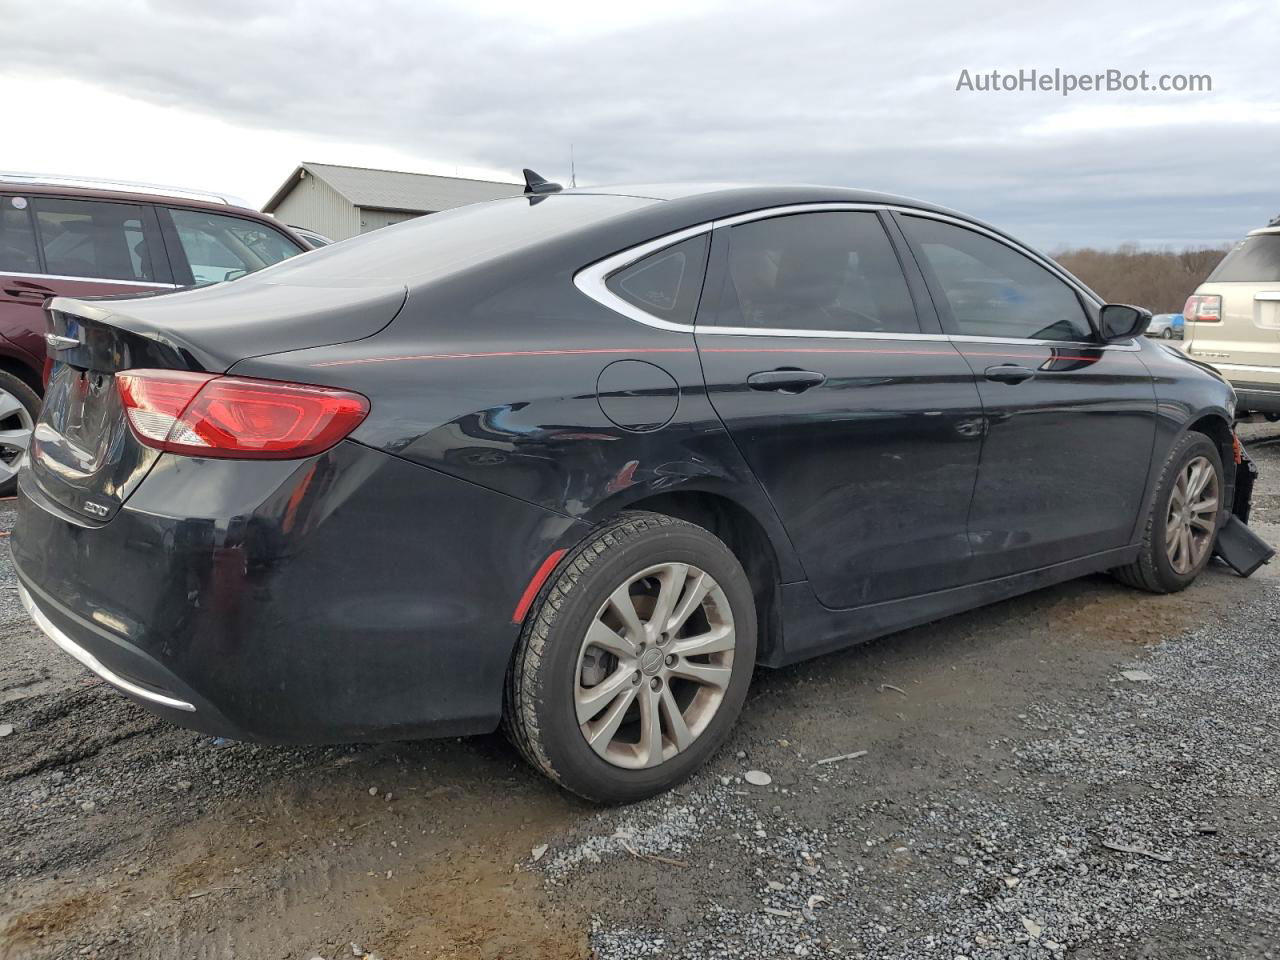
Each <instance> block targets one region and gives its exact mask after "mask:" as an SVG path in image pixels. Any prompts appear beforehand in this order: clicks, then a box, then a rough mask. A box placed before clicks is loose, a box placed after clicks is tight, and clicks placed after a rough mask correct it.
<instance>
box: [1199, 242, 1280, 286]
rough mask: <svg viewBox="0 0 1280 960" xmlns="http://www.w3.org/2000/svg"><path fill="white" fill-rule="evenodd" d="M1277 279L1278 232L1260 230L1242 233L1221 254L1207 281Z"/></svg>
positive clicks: (1279, 270) (1279, 262) (1279, 275)
mask: <svg viewBox="0 0 1280 960" xmlns="http://www.w3.org/2000/svg"><path fill="white" fill-rule="evenodd" d="M1235 280H1244V281H1249V282H1252V283H1275V282H1280V233H1260V234H1258V235H1257V236H1254V237H1245V238H1244V240H1243V241H1241V242H1240V243H1239V244H1237V245H1236V247H1235V249H1234V250H1232V251H1231V252H1230V253H1228V254H1227V255H1226V256H1225V257H1223V258H1222V262H1221V263H1219V264H1218V266H1217V268H1216V269H1215V270H1214V271H1213V273H1211V274H1209V279H1208V280H1207V281H1206V282H1207V283H1224V282H1225V283H1230V282H1232V281H1235Z"/></svg>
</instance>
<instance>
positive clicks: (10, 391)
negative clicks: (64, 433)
mask: <svg viewBox="0 0 1280 960" xmlns="http://www.w3.org/2000/svg"><path fill="white" fill-rule="evenodd" d="M39 413H40V397H39V396H37V395H36V392H35V391H34V390H32V389H31V388H30V387H29V386H27V385H26V384H25V383H24V382H23V381H22V380H20V379H18V378H17V377H15V376H14V375H13V374H11V373H6V372H4V371H3V370H0V497H10V496H13V494H14V491H16V490H17V488H18V468H19V467H21V466H22V464H23V463H24V462H25V460H26V456H27V450H28V448H30V446H31V435H32V433H34V432H35V423H36V417H37V416H38V415H39Z"/></svg>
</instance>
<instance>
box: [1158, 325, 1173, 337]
mask: <svg viewBox="0 0 1280 960" xmlns="http://www.w3.org/2000/svg"><path fill="white" fill-rule="evenodd" d="M1160 337H1161V339H1163V340H1172V339H1173V328H1172V327H1165V328H1164V329H1163V330H1161V331H1160Z"/></svg>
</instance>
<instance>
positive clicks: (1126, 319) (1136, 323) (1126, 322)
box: [1100, 303, 1151, 343]
mask: <svg viewBox="0 0 1280 960" xmlns="http://www.w3.org/2000/svg"><path fill="white" fill-rule="evenodd" d="M1100 319H1101V321H1102V339H1103V340H1105V341H1106V342H1107V343H1115V342H1117V341H1120V340H1132V339H1133V338H1134V337H1140V336H1142V335H1143V334H1144V333H1146V332H1147V327H1148V326H1149V325H1150V323H1151V311H1150V310H1144V309H1143V308H1142V307H1131V306H1129V305H1128V304H1127V303H1108V304H1107V305H1106V306H1105V307H1103V308H1102V313H1101V316H1100Z"/></svg>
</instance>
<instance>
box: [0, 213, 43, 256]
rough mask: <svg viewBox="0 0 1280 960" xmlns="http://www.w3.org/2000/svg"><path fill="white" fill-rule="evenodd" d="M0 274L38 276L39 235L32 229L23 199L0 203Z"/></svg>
mask: <svg viewBox="0 0 1280 960" xmlns="http://www.w3.org/2000/svg"><path fill="white" fill-rule="evenodd" d="M0 270H12V271H13V272H14V273H38V272H39V271H40V260H39V258H38V257H37V256H36V235H35V231H34V230H32V229H31V215H30V213H29V212H28V210H27V201H26V199H25V198H23V197H4V198H3V199H2V200H0Z"/></svg>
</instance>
